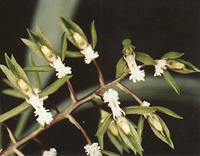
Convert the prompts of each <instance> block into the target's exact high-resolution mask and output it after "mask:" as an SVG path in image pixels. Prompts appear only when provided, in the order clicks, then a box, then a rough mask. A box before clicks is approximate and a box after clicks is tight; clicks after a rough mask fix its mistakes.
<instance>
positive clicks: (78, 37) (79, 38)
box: [73, 32, 88, 50]
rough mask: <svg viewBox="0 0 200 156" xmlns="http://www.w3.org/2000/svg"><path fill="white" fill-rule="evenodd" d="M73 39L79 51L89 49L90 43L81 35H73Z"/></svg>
mask: <svg viewBox="0 0 200 156" xmlns="http://www.w3.org/2000/svg"><path fill="white" fill-rule="evenodd" d="M73 38H74V41H75V42H76V45H77V46H78V48H79V49H81V50H84V49H86V48H87V47H88V42H87V41H86V40H85V39H84V38H83V37H82V36H81V35H80V34H79V33H77V32H75V33H73Z"/></svg>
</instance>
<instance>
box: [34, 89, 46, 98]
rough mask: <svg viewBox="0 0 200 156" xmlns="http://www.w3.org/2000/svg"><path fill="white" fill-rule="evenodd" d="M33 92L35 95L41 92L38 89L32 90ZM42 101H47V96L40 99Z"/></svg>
mask: <svg viewBox="0 0 200 156" xmlns="http://www.w3.org/2000/svg"><path fill="white" fill-rule="evenodd" d="M33 90H34V92H35V93H36V94H38V93H39V92H41V90H39V89H38V88H33ZM40 99H41V100H42V101H44V100H46V99H48V95H47V96H44V97H42V98H40Z"/></svg>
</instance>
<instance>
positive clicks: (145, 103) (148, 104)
mask: <svg viewBox="0 0 200 156" xmlns="http://www.w3.org/2000/svg"><path fill="white" fill-rule="evenodd" d="M142 106H144V107H149V106H150V103H149V102H147V101H143V103H142Z"/></svg>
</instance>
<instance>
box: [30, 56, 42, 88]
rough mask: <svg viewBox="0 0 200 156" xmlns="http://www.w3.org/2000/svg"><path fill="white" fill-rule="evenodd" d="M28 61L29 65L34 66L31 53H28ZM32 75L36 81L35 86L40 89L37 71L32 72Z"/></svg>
mask: <svg viewBox="0 0 200 156" xmlns="http://www.w3.org/2000/svg"><path fill="white" fill-rule="evenodd" d="M29 61H30V64H31V66H33V67H35V62H34V60H33V57H32V56H31V55H30V58H29ZM32 75H33V78H34V81H35V83H36V86H37V88H38V89H39V90H41V80H40V75H39V73H38V72H33V73H32Z"/></svg>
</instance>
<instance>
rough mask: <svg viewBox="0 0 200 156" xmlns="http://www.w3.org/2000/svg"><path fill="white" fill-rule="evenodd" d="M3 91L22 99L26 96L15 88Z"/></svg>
mask: <svg viewBox="0 0 200 156" xmlns="http://www.w3.org/2000/svg"><path fill="white" fill-rule="evenodd" d="M2 93H3V94H6V95H9V96H13V97H16V98H22V99H23V98H24V96H23V95H22V94H21V93H20V92H19V91H17V90H15V89H4V90H3V91H2Z"/></svg>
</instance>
